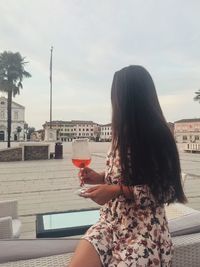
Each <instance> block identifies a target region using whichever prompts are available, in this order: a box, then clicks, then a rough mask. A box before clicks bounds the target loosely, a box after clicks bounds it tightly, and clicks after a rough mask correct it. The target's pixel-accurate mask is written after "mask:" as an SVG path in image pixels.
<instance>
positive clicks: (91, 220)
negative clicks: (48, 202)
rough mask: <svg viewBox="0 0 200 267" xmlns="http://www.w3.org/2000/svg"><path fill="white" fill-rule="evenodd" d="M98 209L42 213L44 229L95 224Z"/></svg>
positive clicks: (97, 217)
mask: <svg viewBox="0 0 200 267" xmlns="http://www.w3.org/2000/svg"><path fill="white" fill-rule="evenodd" d="M98 219H99V210H84V211H76V212H74V211H73V212H66V213H58V214H46V215H43V225H44V230H51V229H60V228H68V227H69V228H70V227H78V226H86V225H92V224H95V223H96V222H97V221H98Z"/></svg>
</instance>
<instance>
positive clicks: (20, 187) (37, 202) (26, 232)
mask: <svg viewBox="0 0 200 267" xmlns="http://www.w3.org/2000/svg"><path fill="white" fill-rule="evenodd" d="M90 146H91V152H92V162H91V165H90V167H91V168H94V169H95V170H97V171H102V170H103V169H104V167H105V156H106V151H107V149H108V146H109V144H108V143H91V144H90ZM53 148H54V146H53V144H51V151H53ZM63 151H64V158H63V159H60V160H55V159H51V160H40V161H21V162H4V163H0V200H6V199H17V200H18V208H19V215H20V218H21V220H22V225H23V228H22V235H21V238H35V233H36V232H35V220H36V214H40V213H47V212H56V211H66V210H73V209H82V208H91V207H96V206H97V204H95V203H94V202H92V201H91V200H89V199H84V198H81V197H79V196H78V195H77V194H76V190H77V189H79V182H78V177H77V173H78V169H77V168H75V167H74V166H73V165H72V162H71V143H67V144H65V145H64V147H63ZM186 171H187V170H186ZM199 178H200V177H199V176H198V175H195V174H194V175H193V174H192V175H190V176H189V177H188V179H187V180H186V183H185V191H186V194H187V196H188V199H189V203H188V204H187V205H188V206H190V207H193V208H195V209H199V210H200V194H199V188H200V179H199ZM176 214H177V210H176V209H174V208H173V207H170V208H168V216H169V217H170V218H174V217H176Z"/></svg>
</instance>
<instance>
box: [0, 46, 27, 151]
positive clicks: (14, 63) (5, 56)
mask: <svg viewBox="0 0 200 267" xmlns="http://www.w3.org/2000/svg"><path fill="white" fill-rule="evenodd" d="M24 59H25V58H24V57H22V56H21V55H20V53H19V52H17V53H13V52H10V51H8V52H7V51H4V52H3V53H0V91H3V92H6V93H7V94H8V103H7V128H8V129H7V131H8V147H10V135H11V123H12V97H15V96H16V95H17V94H20V89H22V88H23V86H22V81H23V78H29V77H31V74H30V73H29V72H27V71H26V70H25V69H24V66H25V64H26V63H28V62H25V61H24Z"/></svg>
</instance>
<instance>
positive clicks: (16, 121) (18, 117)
mask: <svg viewBox="0 0 200 267" xmlns="http://www.w3.org/2000/svg"><path fill="white" fill-rule="evenodd" d="M24 116H25V107H24V106H22V105H20V104H18V103H16V102H14V101H13V102H12V123H11V137H10V139H11V141H20V140H24V139H25V134H24V123H25V121H24ZM7 136H8V133H7V98H5V97H0V141H7V139H8V138H7Z"/></svg>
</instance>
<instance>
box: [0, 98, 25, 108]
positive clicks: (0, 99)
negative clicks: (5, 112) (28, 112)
mask: <svg viewBox="0 0 200 267" xmlns="http://www.w3.org/2000/svg"><path fill="white" fill-rule="evenodd" d="M2 100H3V101H6V102H7V100H8V99H7V98H6V97H4V96H0V101H2ZM12 104H15V105H17V106H19V107H21V108H24V109H25V107H24V106H22V105H20V104H18V103H16V102H14V101H12Z"/></svg>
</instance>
